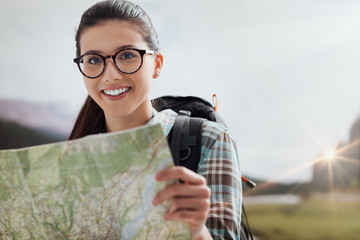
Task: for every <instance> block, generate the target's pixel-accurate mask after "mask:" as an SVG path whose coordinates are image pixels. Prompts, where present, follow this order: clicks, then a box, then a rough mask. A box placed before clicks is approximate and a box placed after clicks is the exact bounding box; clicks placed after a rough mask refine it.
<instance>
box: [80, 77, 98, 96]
mask: <svg viewBox="0 0 360 240" xmlns="http://www.w3.org/2000/svg"><path fill="white" fill-rule="evenodd" d="M83 79H84V84H85V87H86V90H87V91H88V93H89V94H91V93H92V92H93V91H94V90H93V89H94V85H95V83H94V81H91V80H92V79H88V78H85V77H84V78H83Z"/></svg>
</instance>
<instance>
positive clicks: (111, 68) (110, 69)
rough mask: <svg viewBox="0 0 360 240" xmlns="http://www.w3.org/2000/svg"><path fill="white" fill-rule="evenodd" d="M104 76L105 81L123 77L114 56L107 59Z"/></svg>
mask: <svg viewBox="0 0 360 240" xmlns="http://www.w3.org/2000/svg"><path fill="white" fill-rule="evenodd" d="M102 77H103V80H104V81H116V80H118V79H121V78H122V77H123V75H122V73H121V72H120V71H119V70H118V69H117V67H116V65H115V63H114V61H113V59H112V58H107V59H106V62H105V68H104V72H103V74H102Z"/></svg>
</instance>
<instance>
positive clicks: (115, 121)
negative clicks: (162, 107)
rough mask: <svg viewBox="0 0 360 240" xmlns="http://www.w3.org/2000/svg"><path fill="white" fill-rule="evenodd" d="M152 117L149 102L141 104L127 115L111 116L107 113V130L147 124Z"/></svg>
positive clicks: (118, 129) (125, 128)
mask: <svg viewBox="0 0 360 240" xmlns="http://www.w3.org/2000/svg"><path fill="white" fill-rule="evenodd" d="M151 117H152V106H151V102H150V101H149V103H148V104H145V105H143V106H139V108H138V109H136V110H135V111H133V112H132V113H130V114H129V115H126V116H111V115H106V114H105V121H106V130H107V132H117V131H122V130H127V129H130V128H135V127H139V126H142V125H145V124H146V123H147V122H149V121H150V119H151Z"/></svg>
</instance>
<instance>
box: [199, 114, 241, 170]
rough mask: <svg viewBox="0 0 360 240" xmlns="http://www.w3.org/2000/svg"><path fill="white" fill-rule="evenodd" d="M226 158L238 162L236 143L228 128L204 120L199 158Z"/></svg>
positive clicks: (202, 159)
mask: <svg viewBox="0 0 360 240" xmlns="http://www.w3.org/2000/svg"><path fill="white" fill-rule="evenodd" d="M218 158H222V159H228V160H229V161H235V162H238V153H237V144H236V141H235V139H234V138H233V137H232V135H231V134H230V133H229V130H228V129H227V128H226V127H224V126H222V125H220V124H218V123H216V122H212V121H208V120H205V121H204V123H203V128H202V138H201V159H200V164H202V163H204V162H203V161H204V160H205V159H207V160H209V159H218Z"/></svg>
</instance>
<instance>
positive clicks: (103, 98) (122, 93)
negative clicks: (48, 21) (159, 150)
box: [79, 21, 163, 131]
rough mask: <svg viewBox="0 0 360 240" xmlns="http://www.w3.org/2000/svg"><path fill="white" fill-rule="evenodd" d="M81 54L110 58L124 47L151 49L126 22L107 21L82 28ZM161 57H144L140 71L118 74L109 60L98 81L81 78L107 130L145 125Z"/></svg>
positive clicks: (148, 116) (147, 55) (138, 30)
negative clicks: (99, 109) (101, 114)
mask: <svg viewBox="0 0 360 240" xmlns="http://www.w3.org/2000/svg"><path fill="white" fill-rule="evenodd" d="M79 43H80V51H81V52H80V54H81V55H83V54H85V53H97V54H100V55H102V56H108V55H113V54H115V53H116V52H118V51H119V50H121V49H124V48H136V49H143V50H150V49H149V47H148V45H147V43H146V42H145V40H144V38H143V36H142V34H141V30H140V28H139V27H137V26H136V25H135V24H131V23H128V22H125V21H106V22H102V23H100V24H98V25H95V26H92V27H89V28H87V29H85V30H84V31H83V32H82V34H81V37H80V41H79ZM162 61H163V59H162V55H161V54H159V53H158V54H156V55H155V56H154V55H150V54H145V55H144V56H143V64H142V66H141V68H140V69H139V70H138V71H137V72H135V73H132V74H124V73H122V72H120V71H119V70H118V69H117V68H116V66H115V64H114V62H113V60H112V58H108V59H107V60H106V66H105V70H104V72H103V73H102V75H101V76H99V77H97V78H88V77H85V76H84V82H85V86H86V89H87V91H88V93H89V95H90V96H91V98H92V99H93V100H94V101H95V102H96V103H97V104H98V105H99V106H100V107H101V108H102V109H103V111H104V114H105V120H106V126H107V130H108V131H117V130H122V129H127V128H130V127H136V126H139V125H143V124H145V123H146V122H147V121H149V120H150V118H151V114H152V107H151V102H150V96H149V92H150V88H151V83H152V79H153V77H156V75H155V73H156V72H159V71H160V69H161V66H162Z"/></svg>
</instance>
